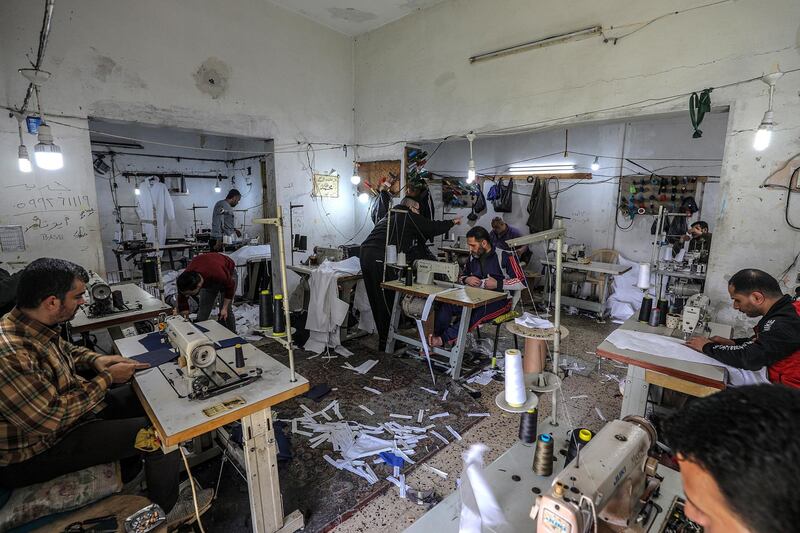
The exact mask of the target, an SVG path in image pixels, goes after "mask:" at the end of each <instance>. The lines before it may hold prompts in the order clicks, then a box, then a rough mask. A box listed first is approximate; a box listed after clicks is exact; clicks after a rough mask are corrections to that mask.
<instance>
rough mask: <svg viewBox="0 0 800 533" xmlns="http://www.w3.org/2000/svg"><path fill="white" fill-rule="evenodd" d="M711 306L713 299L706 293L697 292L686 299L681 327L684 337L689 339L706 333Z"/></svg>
mask: <svg viewBox="0 0 800 533" xmlns="http://www.w3.org/2000/svg"><path fill="white" fill-rule="evenodd" d="M710 306H711V299H709V297H708V296H706V295H705V294H695V295H693V296H690V297H689V299H688V300H686V305H684V306H683V314H682V315H681V329H682V330H683V338H684V339H688V338H689V337H691V336H692V335H701V334H704V333H705V331H706V329H707V326H708V322H709V312H708V309H709V307H710Z"/></svg>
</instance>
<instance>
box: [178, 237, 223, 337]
mask: <svg viewBox="0 0 800 533" xmlns="http://www.w3.org/2000/svg"><path fill="white" fill-rule="evenodd" d="M237 281H238V275H237V273H236V264H235V263H234V262H233V259H231V258H230V257H228V256H227V255H223V254H220V253H217V252H209V253H205V254H200V255H198V256H197V257H195V258H194V259H192V260H191V262H190V263H189V266H187V267H186V270H184V271H183V272H182V273H181V275H180V276H178V279H177V280H176V284H177V285H178V309H177V311H178V312H179V313H181V314H182V315H184V316H188V315H189V302H188V300H187V297H188V296H196V295H198V294H199V299H200V308H199V309H198V310H197V321H198V322H202V321H203V320H208V317H209V315H211V309H212V308H213V307H214V304H215V303H216V301H217V300H218V299H219V300H221V301H220V304H219V320H220V322H222V323H224V324H225V326H226V327H227V328H228V329H229V330H231V331H233V332H234V333H236V317H235V316H234V314H233V307H232V306H231V303H232V302H233V296H234V294H235V293H236V283H237Z"/></svg>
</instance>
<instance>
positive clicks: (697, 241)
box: [675, 220, 711, 263]
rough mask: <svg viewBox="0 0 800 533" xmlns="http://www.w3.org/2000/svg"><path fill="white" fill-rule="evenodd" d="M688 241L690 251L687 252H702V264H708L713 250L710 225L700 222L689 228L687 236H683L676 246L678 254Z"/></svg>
mask: <svg viewBox="0 0 800 533" xmlns="http://www.w3.org/2000/svg"><path fill="white" fill-rule="evenodd" d="M686 241H689V249H688V250H687V252H700V262H701V263H708V251H709V250H710V249H711V233H709V232H708V223H707V222H704V221H702V220H698V221H697V222H695V223H694V224H692V225H691V226H690V227H689V232H688V234H687V235H682V236H681V238H680V240H679V241H678V242H677V243H676V244H675V246H676V249H675V252H676V253H677V252H678V251H680V248H681V246H682V245H683V243H685V242H686Z"/></svg>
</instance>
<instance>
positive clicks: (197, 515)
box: [178, 446, 206, 533]
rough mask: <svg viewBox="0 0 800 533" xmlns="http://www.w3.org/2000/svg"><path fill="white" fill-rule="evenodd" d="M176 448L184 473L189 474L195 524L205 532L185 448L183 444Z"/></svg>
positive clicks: (201, 532) (201, 531)
mask: <svg viewBox="0 0 800 533" xmlns="http://www.w3.org/2000/svg"><path fill="white" fill-rule="evenodd" d="M178 449H179V450H180V451H181V457H182V458H183V465H184V466H185V467H186V473H187V474H189V484H190V485H191V487H192V501H193V502H194V516H195V518H197V526H198V527H199V528H200V533H206V530H205V529H203V523H202V522H201V521H200V507H199V506H198V505H197V491H196V490H195V488H194V478H193V477H192V471H191V470H190V469H189V461H188V460H187V459H186V450H184V449H183V446H178Z"/></svg>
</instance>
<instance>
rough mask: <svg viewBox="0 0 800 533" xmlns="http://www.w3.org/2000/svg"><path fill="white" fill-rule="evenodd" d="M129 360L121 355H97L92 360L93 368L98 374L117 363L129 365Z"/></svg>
mask: <svg viewBox="0 0 800 533" xmlns="http://www.w3.org/2000/svg"><path fill="white" fill-rule="evenodd" d="M130 362H131V360H130V359H128V358H127V357H122V356H121V355H99V356H97V358H96V359H95V360H94V368H95V370H97V371H98V372H102V371H103V370H106V369H107V368H108V367H110V366H112V365H115V364H117V363H130Z"/></svg>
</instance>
